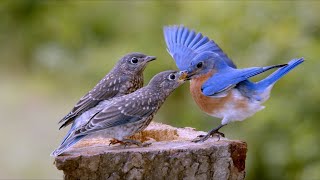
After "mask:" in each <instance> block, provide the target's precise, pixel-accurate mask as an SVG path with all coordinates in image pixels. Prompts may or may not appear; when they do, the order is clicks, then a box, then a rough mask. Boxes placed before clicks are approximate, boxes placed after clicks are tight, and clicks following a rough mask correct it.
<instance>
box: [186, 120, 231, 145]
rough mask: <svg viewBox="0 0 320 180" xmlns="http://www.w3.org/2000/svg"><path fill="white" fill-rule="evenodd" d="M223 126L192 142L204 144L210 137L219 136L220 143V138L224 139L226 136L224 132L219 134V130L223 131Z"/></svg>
mask: <svg viewBox="0 0 320 180" xmlns="http://www.w3.org/2000/svg"><path fill="white" fill-rule="evenodd" d="M223 126H225V125H222V124H221V125H219V126H218V127H216V128H214V129H212V130H211V131H209V132H208V133H207V134H206V135H200V136H198V137H197V138H195V139H194V140H192V142H195V143H197V142H204V141H206V140H207V139H209V137H210V136H214V135H218V138H219V139H218V141H219V140H220V137H221V136H222V137H224V134H223V133H222V132H219V129H221V128H222V127H223Z"/></svg>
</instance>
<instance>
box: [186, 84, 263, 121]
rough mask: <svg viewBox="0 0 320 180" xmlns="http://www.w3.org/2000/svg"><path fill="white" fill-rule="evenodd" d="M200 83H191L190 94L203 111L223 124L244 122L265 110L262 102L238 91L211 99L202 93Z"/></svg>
mask: <svg viewBox="0 0 320 180" xmlns="http://www.w3.org/2000/svg"><path fill="white" fill-rule="evenodd" d="M200 84H202V83H198V82H193V83H192V82H191V85H190V92H191V95H192V97H193V99H194V101H195V102H196V103H197V105H198V106H199V107H200V109H201V110H202V111H204V112H205V113H207V114H208V115H210V116H213V117H217V118H221V119H223V122H222V123H223V124H227V123H229V122H232V121H242V120H244V119H246V118H248V117H250V116H252V115H253V114H255V113H256V112H257V111H260V110H262V109H263V108H264V106H261V103H262V102H261V101H252V100H249V99H248V98H247V97H244V96H242V95H241V93H240V92H239V91H238V90H237V89H232V90H230V92H229V94H228V95H227V96H226V97H220V98H215V97H209V96H205V95H204V94H203V93H202V92H201V88H200V87H201V86H200Z"/></svg>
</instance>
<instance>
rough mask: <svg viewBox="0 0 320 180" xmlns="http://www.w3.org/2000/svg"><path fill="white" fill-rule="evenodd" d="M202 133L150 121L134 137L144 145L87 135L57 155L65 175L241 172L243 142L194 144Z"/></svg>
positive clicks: (228, 176) (216, 175) (236, 177)
mask: <svg viewBox="0 0 320 180" xmlns="http://www.w3.org/2000/svg"><path fill="white" fill-rule="evenodd" d="M200 134H205V132H201V131H195V130H194V129H193V128H174V127H171V126H168V125H165V124H161V123H151V124H150V125H149V127H148V128H147V129H145V130H144V131H142V132H140V133H138V134H136V135H134V136H132V138H133V139H138V140H140V141H143V142H145V141H147V142H152V144H151V145H150V146H148V147H136V146H130V147H124V146H123V145H112V146H109V140H110V139H104V138H101V137H97V138H92V139H85V140H83V141H81V142H79V143H78V144H77V145H76V146H75V147H74V148H71V149H70V150H69V151H68V152H66V153H64V154H62V155H61V156H58V157H57V158H56V159H55V165H56V166H57V168H58V169H59V170H63V172H64V178H65V179H110V180H111V179H152V180H153V179H170V180H171V179H201V180H202V179H217V180H224V179H225V180H241V179H244V177H245V159H246V152H247V144H246V143H245V142H242V141H237V140H228V139H225V138H221V139H220V140H219V141H218V139H217V138H210V139H208V140H207V141H205V142H203V143H193V142H191V141H190V140H192V139H194V138H195V137H196V136H198V135H200Z"/></svg>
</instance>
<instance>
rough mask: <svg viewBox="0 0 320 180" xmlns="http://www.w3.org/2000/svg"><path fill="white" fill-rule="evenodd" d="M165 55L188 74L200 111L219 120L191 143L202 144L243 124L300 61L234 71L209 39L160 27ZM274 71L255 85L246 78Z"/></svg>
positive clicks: (175, 28)
mask: <svg viewBox="0 0 320 180" xmlns="http://www.w3.org/2000/svg"><path fill="white" fill-rule="evenodd" d="M164 36H165V41H166V44H167V49H168V52H169V54H170V55H171V56H172V57H173V59H174V60H175V62H176V64H177V66H178V68H179V69H180V70H187V71H188V78H190V79H191V80H190V92H191V95H192V97H193V99H194V100H195V102H196V103H197V104H198V106H199V107H200V109H201V110H202V111H204V112H206V113H207V114H208V115H210V116H213V117H217V118H221V119H222V121H221V125H219V126H218V127H216V128H214V129H212V130H211V131H209V132H208V133H207V135H205V136H200V137H198V138H196V139H195V140H194V142H203V141H205V140H207V139H208V138H209V137H210V136H212V135H214V134H219V135H222V136H224V135H223V133H220V132H219V129H220V128H222V127H223V126H225V125H227V124H228V123H230V122H233V121H243V120H244V119H246V118H248V117H250V116H252V115H254V114H255V113H256V112H258V111H260V110H262V109H263V108H264V106H262V103H264V102H265V101H266V100H267V99H268V98H269V97H270V92H271V89H272V87H273V85H274V84H275V83H276V82H277V81H278V80H279V79H280V78H281V77H283V76H284V75H285V74H287V73H288V72H289V71H291V70H292V69H293V68H295V67H296V66H298V65H299V64H301V63H302V62H303V61H304V59H303V58H300V59H293V60H291V61H290V62H289V63H287V64H281V65H273V66H266V67H252V68H244V69H237V68H236V66H235V64H234V63H233V62H232V60H231V59H229V58H228V56H227V55H226V54H225V53H224V52H223V51H222V49H221V48H220V47H219V46H218V45H217V44H216V43H215V42H214V41H212V40H210V39H209V38H207V37H204V36H202V34H201V33H195V32H194V31H190V30H189V29H188V28H186V27H184V26H168V27H165V28H164ZM274 68H278V70H276V71H275V72H274V73H272V74H271V75H269V76H268V77H266V78H265V79H263V80H261V81H259V82H251V81H249V78H251V77H253V76H256V75H258V74H261V73H263V72H265V71H268V70H271V69H274Z"/></svg>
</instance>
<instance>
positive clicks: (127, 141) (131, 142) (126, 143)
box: [109, 139, 151, 147]
mask: <svg viewBox="0 0 320 180" xmlns="http://www.w3.org/2000/svg"><path fill="white" fill-rule="evenodd" d="M114 144H121V145H124V147H127V146H129V145H137V146H139V147H147V146H149V145H151V143H142V142H140V141H137V140H133V139H123V140H121V141H120V140H118V139H112V140H110V144H109V145H114Z"/></svg>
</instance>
